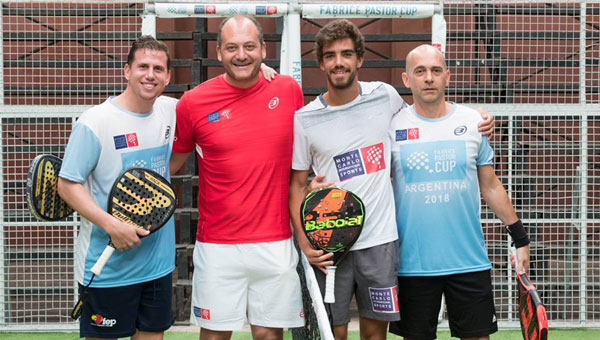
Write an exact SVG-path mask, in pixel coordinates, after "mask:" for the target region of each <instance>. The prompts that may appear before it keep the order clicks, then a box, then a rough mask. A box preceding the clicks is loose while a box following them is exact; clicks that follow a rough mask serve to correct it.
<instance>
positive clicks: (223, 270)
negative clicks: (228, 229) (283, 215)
mask: <svg viewBox="0 0 600 340" xmlns="http://www.w3.org/2000/svg"><path fill="white" fill-rule="evenodd" d="M297 264H298V253H297V252H296V249H295V248H294V244H293V242H292V239H291V238H290V239H287V240H283V241H275V242H261V243H245V244H215V243H204V242H198V241H197V242H196V245H195V246H194V277H193V290H192V312H191V317H190V321H191V322H192V323H193V324H195V325H197V326H200V327H202V328H206V329H210V330H215V331H232V330H240V329H242V328H243V327H244V325H246V324H247V323H250V324H251V325H254V326H263V327H273V328H289V327H302V326H303V325H304V311H303V309H302V294H301V290H300V279H299V277H298V273H297V272H296V265H297Z"/></svg>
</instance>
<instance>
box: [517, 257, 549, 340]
mask: <svg viewBox="0 0 600 340" xmlns="http://www.w3.org/2000/svg"><path fill="white" fill-rule="evenodd" d="M511 251H512V253H513V257H514V258H515V268H516V270H515V271H516V273H517V286H518V288H519V297H518V302H519V321H520V322H521V332H522V333H523V339H525V340H547V339H548V316H547V315H546V307H544V305H543V304H542V299H541V298H540V295H539V294H538V291H537V289H536V288H535V285H534V284H533V283H532V282H531V280H529V276H527V274H526V273H519V261H518V259H517V251H516V249H515V248H514V247H512V249H511Z"/></svg>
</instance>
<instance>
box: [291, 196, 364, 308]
mask: <svg viewBox="0 0 600 340" xmlns="http://www.w3.org/2000/svg"><path fill="white" fill-rule="evenodd" d="M300 216H301V218H302V226H303V230H304V234H305V235H306V238H308V240H309V241H310V243H311V244H312V246H313V247H314V248H316V249H321V250H323V251H325V252H328V253H333V254H334V255H333V258H332V259H333V266H327V276H326V279H325V297H324V299H323V301H324V302H325V303H333V302H335V295H334V287H335V270H336V267H337V265H338V264H339V263H340V262H341V261H342V260H343V259H344V257H345V256H346V254H347V253H348V251H350V248H351V247H352V245H353V244H354V242H356V240H357V239H358V236H359V235H360V232H361V230H362V227H363V224H364V221H365V206H364V204H363V202H362V201H361V199H360V198H358V196H356V195H355V194H353V193H352V192H350V191H347V190H344V189H340V188H335V187H330V188H324V189H319V190H315V191H313V192H311V193H310V194H308V195H307V196H306V198H305V199H304V201H303V202H302V205H301V211H300Z"/></svg>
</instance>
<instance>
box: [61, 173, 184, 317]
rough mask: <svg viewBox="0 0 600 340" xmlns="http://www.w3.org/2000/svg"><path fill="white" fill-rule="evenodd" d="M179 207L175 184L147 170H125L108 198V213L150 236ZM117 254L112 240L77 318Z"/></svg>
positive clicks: (82, 298) (84, 292)
mask: <svg viewBox="0 0 600 340" xmlns="http://www.w3.org/2000/svg"><path fill="white" fill-rule="evenodd" d="M176 205H177V199H176V198H175V191H174V190H173V188H172V187H171V184H169V182H168V181H167V180H166V179H165V178H163V177H162V176H161V175H159V174H158V173H156V172H154V171H152V170H149V169H144V168H131V169H128V170H127V171H125V172H124V173H123V174H121V176H119V178H117V180H116V181H115V183H114V184H113V186H112V189H111V190H110V193H109V195H108V213H109V214H111V215H112V216H114V217H115V218H117V219H119V220H121V221H123V222H125V223H128V224H131V225H133V226H135V227H136V228H140V229H146V230H148V231H150V234H148V235H151V234H152V233H154V232H156V231H158V230H159V229H160V228H161V227H162V226H164V225H165V224H166V223H167V221H169V219H170V218H171V216H173V213H174V212H175V207H176ZM146 236H147V235H146ZM142 237H143V236H142ZM114 251H115V247H114V245H113V243H112V241H109V244H108V246H106V248H105V249H104V251H103V252H102V255H100V258H98V260H97V261H96V264H94V266H93V267H92V269H91V271H92V277H91V278H90V281H89V283H88V284H87V285H86V286H85V288H84V289H83V290H82V292H81V296H80V298H79V301H78V302H77V304H76V305H75V307H73V310H72V311H71V317H72V318H73V319H77V318H78V317H79V315H80V314H81V307H83V304H84V303H85V299H86V297H87V288H88V287H89V286H90V285H91V284H92V281H93V280H94V277H96V275H100V273H101V272H102V269H103V268H104V265H105V264H106V262H107V261H108V259H109V258H110V256H111V255H112V254H113V252H114Z"/></svg>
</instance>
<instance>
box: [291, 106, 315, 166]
mask: <svg viewBox="0 0 600 340" xmlns="http://www.w3.org/2000/svg"><path fill="white" fill-rule="evenodd" d="M311 164H312V157H311V154H310V144H309V143H308V138H307V136H306V134H305V132H304V128H303V127H302V124H301V123H300V120H299V119H298V114H297V113H296V115H294V152H293V154H292V169H294V170H309V169H310V166H311Z"/></svg>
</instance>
